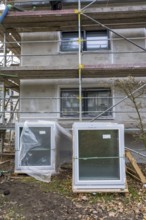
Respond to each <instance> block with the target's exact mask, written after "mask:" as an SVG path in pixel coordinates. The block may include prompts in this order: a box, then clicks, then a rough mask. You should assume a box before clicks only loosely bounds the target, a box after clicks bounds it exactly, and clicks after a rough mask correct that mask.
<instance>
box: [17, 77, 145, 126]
mask: <svg viewBox="0 0 146 220" xmlns="http://www.w3.org/2000/svg"><path fill="white" fill-rule="evenodd" d="M82 86H83V88H92V87H94V88H95V87H96V88H111V91H112V95H113V105H115V104H116V103H118V102H119V101H120V100H122V99H123V98H124V97H125V96H126V95H125V94H124V93H123V92H122V91H121V90H120V89H119V88H118V87H117V86H116V84H115V80H114V79H100V80H99V79H84V80H83V84H82ZM61 88H78V80H77V79H74V80H67V79H66V80H36V81H35V82H34V80H22V81H21V89H20V90H21V93H20V111H21V114H20V120H21V121H24V120H40V119H48V120H55V121H59V122H61V123H68V124H71V123H72V122H74V121H77V120H78V118H67V117H66V118H61V116H60V89H61ZM139 102H141V104H142V107H143V109H142V111H143V110H145V107H146V106H145V100H144V99H143V98H142V99H141V100H139ZM22 112H24V113H22ZM83 120H87V121H90V120H91V118H83ZM101 120H102V121H111V122H118V123H124V124H125V125H126V127H135V126H136V125H137V122H138V121H137V114H136V113H135V109H134V108H133V105H132V103H131V102H130V101H129V99H126V100H125V101H124V102H121V103H120V104H118V105H117V106H115V107H114V108H113V117H112V118H111V117H110V118H102V119H101V118H99V119H98V121H101ZM143 120H144V121H145V113H144V114H143Z"/></svg>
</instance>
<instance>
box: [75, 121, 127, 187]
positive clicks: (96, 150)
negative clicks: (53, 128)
mask: <svg viewBox="0 0 146 220" xmlns="http://www.w3.org/2000/svg"><path fill="white" fill-rule="evenodd" d="M124 188H125V158H124V126H123V125H121V124H115V123H74V125H73V190H74V191H90V190H91V191H92V190H94V191H98V190H99V189H109V191H110V189H121V190H123V189H124Z"/></svg>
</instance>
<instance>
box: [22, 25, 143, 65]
mask: <svg viewBox="0 0 146 220" xmlns="http://www.w3.org/2000/svg"><path fill="white" fill-rule="evenodd" d="M115 31H116V32H117V33H118V34H122V35H123V36H125V37H127V38H129V39H130V40H132V41H133V42H135V43H136V44H138V45H140V46H142V47H144V48H145V45H146V43H145V39H144V38H145V29H144V28H139V29H128V30H126V29H124V30H115ZM109 38H110V48H109V50H102V51H101V50H99V51H94V52H88V51H87V52H84V53H83V54H82V63H83V64H87V65H97V64H102V63H103V64H139V63H144V62H145V60H146V53H145V52H144V51H143V50H141V49H140V48H138V47H136V46H134V45H132V44H131V43H129V42H127V41H126V40H124V39H122V38H120V37H118V36H117V35H116V34H113V33H110V36H109ZM137 38H139V39H137ZM22 42H23V43H22V51H21V53H22V60H21V65H22V66H49V67H50V68H76V67H78V53H77V52H72V53H71V52H66V53H65V52H61V51H60V33H59V32H49V33H25V34H22Z"/></svg>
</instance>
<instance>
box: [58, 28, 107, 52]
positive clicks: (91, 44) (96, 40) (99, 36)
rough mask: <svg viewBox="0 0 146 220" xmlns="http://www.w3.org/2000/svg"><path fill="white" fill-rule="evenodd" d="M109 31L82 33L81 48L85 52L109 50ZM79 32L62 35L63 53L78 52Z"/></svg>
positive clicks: (61, 48)
mask: <svg viewBox="0 0 146 220" xmlns="http://www.w3.org/2000/svg"><path fill="white" fill-rule="evenodd" d="M108 35H109V34H108V31H106V30H103V31H82V32H81V38H82V43H81V48H82V50H83V51H94V50H102V49H109V40H108V37H109V36H108ZM78 47H79V43H78V32H62V33H61V47H60V50H61V51H66V52H67V51H78Z"/></svg>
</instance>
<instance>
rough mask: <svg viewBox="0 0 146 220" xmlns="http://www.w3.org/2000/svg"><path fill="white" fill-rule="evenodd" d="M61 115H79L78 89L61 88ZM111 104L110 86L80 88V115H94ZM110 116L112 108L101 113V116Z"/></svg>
mask: <svg viewBox="0 0 146 220" xmlns="http://www.w3.org/2000/svg"><path fill="white" fill-rule="evenodd" d="M60 96H61V106H60V108H61V117H78V116H79V98H78V97H79V90H78V89H76V88H72V89H63V88H62V89H61V92H60ZM111 106H112V93H111V89H110V88H83V89H82V115H83V117H95V116H97V115H98V114H100V113H102V112H104V111H105V110H106V109H108V108H109V107H111ZM107 116H110V117H112V109H111V110H110V111H107V112H105V113H103V115H102V117H107Z"/></svg>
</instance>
